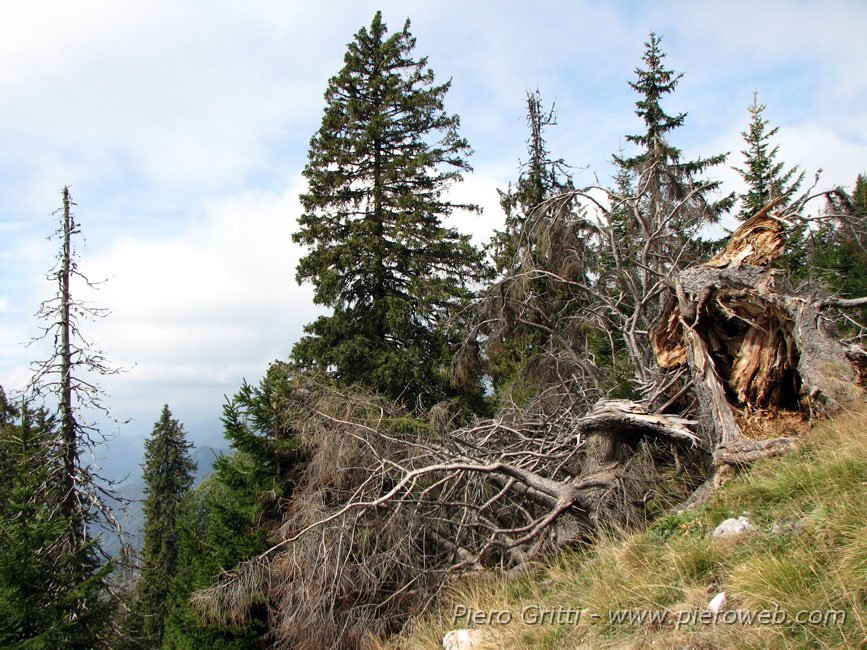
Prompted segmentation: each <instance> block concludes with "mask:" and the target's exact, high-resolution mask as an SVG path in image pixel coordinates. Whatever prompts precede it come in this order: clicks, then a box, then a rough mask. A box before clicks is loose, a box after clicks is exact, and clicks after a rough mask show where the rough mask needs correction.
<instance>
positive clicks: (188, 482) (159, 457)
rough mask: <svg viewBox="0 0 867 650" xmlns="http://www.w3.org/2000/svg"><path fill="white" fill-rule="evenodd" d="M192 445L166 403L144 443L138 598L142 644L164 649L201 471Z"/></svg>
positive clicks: (136, 605)
mask: <svg viewBox="0 0 867 650" xmlns="http://www.w3.org/2000/svg"><path fill="white" fill-rule="evenodd" d="M191 448H192V444H191V443H189V442H187V439H186V436H185V434H184V429H183V426H182V425H181V424H180V423H179V422H178V421H177V420H176V419H174V418H173V417H172V413H171V411H170V410H169V407H168V404H166V405H165V406H163V410H162V413H161V414H160V419H159V420H158V421H157V422H156V423H155V424H154V429H153V433H151V437H150V439H149V440H147V441H146V442H145V455H144V466H143V469H144V472H143V474H142V478H143V479H144V481H145V484H146V487H145V492H146V494H147V497H146V498H145V501H144V508H143V509H144V515H145V524H144V546H143V548H142V561H141V573H140V575H139V579H138V582H137V583H136V594H135V595H136V598H135V601H134V610H135V616H136V617H137V618H138V619H139V622H138V625H136V626H135V627H136V628H137V629H138V630H140V632H141V637H142V638H141V645H142V647H147V648H159V647H162V643H163V635H164V631H165V623H166V618H167V616H168V613H169V600H168V598H169V594H170V590H171V583H172V580H173V579H174V577H175V574H176V572H177V567H178V552H179V551H178V540H179V533H178V520H179V518H180V516H181V506H182V503H183V500H184V497H185V495H186V493H187V491H188V490H189V489H190V487H191V486H192V484H193V472H195V470H196V465H195V463H194V462H193V461H192V460H191V459H190V453H189V452H190V449H191Z"/></svg>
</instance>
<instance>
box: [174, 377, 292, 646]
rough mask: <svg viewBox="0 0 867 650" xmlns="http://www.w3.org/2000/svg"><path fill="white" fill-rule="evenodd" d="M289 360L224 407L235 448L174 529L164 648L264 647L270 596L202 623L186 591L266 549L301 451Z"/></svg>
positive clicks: (244, 387)
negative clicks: (176, 554) (239, 611)
mask: <svg viewBox="0 0 867 650" xmlns="http://www.w3.org/2000/svg"><path fill="white" fill-rule="evenodd" d="M297 390H298V389H297V387H296V385H295V382H294V381H293V378H292V375H291V368H290V366H289V364H286V363H282V362H275V363H273V364H271V366H270V367H269V368H268V372H267V373H266V375H265V377H264V378H263V379H262V380H261V381H260V382H259V384H258V385H256V386H252V385H250V384H248V383H246V382H244V384H243V385H242V387H241V389H240V390H239V391H238V393H237V394H236V395H235V397H234V398H233V399H232V400H231V401H230V402H229V403H228V404H226V405H225V406H224V408H223V423H224V426H225V435H226V438H227V439H228V440H229V441H230V442H231V444H232V447H233V449H234V450H235V452H234V453H233V454H232V455H231V456H223V457H221V458H219V459H217V460H216V462H215V463H214V473H213V475H212V476H211V477H210V478H209V479H208V480H207V481H205V482H204V483H203V484H202V485H201V486H200V487H199V488H198V489H197V490H195V491H194V492H192V493H190V494H189V495H188V497H187V498H186V500H185V504H184V507H183V514H182V516H181V517H180V524H179V527H178V535H179V549H180V550H179V557H178V571H177V573H176V576H175V579H174V581H173V583H172V587H171V596H170V598H169V600H170V613H169V617H168V620H167V623H166V634H165V643H164V646H163V647H165V648H177V649H182V648H183V649H189V650H192V649H194V648H225V649H229V648H232V649H241V648H263V647H265V646H266V644H265V634H266V630H267V598H268V597H267V594H256V595H255V598H254V600H256V602H257V603H258V604H257V605H256V606H255V607H254V608H253V611H252V612H244V613H243V615H241V614H239V615H237V616H235V615H234V614H233V613H227V614H226V619H225V620H224V621H219V622H215V621H204V620H202V618H201V617H200V616H199V613H198V612H197V611H196V610H195V608H194V607H193V606H192V605H191V603H190V596H191V595H192V594H193V593H194V592H196V591H198V590H201V589H206V588H208V587H210V586H212V585H213V584H214V583H216V582H217V581H218V579H219V578H220V576H221V575H222V574H223V573H224V572H225V571H227V570H229V569H232V568H233V567H235V566H237V565H238V564H239V563H241V562H243V561H245V560H248V559H249V558H251V557H253V556H254V555H256V554H257V553H260V552H262V551H263V550H264V549H265V548H267V547H268V546H269V540H270V536H271V534H272V532H273V530H274V527H275V526H276V525H277V524H278V523H279V521H280V510H279V505H280V503H281V501H282V500H283V499H285V498H288V497H289V496H291V493H292V489H293V487H294V485H295V482H296V481H297V479H298V471H299V467H300V466H302V464H303V462H304V459H305V456H304V450H303V449H302V448H301V446H300V444H299V443H298V439H297V436H296V432H295V431H294V430H293V429H292V427H291V425H290V424H289V423H290V422H291V421H292V417H291V416H292V413H293V410H295V409H297V408H298V404H299V403H300V400H299V399H298V398H297V393H296V391H297Z"/></svg>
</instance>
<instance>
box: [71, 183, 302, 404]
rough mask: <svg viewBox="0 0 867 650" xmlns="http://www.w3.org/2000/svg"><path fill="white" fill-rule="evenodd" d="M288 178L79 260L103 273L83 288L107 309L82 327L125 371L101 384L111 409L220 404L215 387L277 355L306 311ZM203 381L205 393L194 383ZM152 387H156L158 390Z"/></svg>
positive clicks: (256, 373)
mask: <svg viewBox="0 0 867 650" xmlns="http://www.w3.org/2000/svg"><path fill="white" fill-rule="evenodd" d="M299 188H300V182H299V181H298V180H297V179H296V180H295V181H293V183H291V185H290V186H289V187H288V188H287V189H285V190H284V191H283V192H281V193H269V192H250V193H245V194H242V195H239V196H237V197H233V198H227V199H222V200H219V201H214V202H212V203H210V204H209V205H208V206H206V210H205V214H204V215H203V216H202V217H201V218H200V219H196V220H194V221H192V222H190V223H189V224H187V225H186V226H185V228H184V229H183V231H182V232H181V233H180V234H178V235H176V236H173V237H170V238H154V239H138V238H137V239H132V238H123V239H120V240H118V241H116V242H114V243H112V244H111V245H110V246H109V247H108V248H107V249H106V250H105V251H103V252H102V253H100V254H98V255H96V256H95V257H93V258H91V259H90V260H88V261H87V264H86V267H85V269H84V270H85V272H86V273H87V274H88V275H89V276H91V277H101V276H104V275H108V276H110V280H109V282H108V283H106V284H105V285H104V287H103V288H102V289H101V290H100V291H99V292H98V293H97V294H96V295H95V296H94V297H93V301H94V302H96V303H97V304H103V305H110V306H111V310H112V313H111V314H110V315H109V316H108V317H107V318H105V319H103V320H100V321H97V322H95V323H93V324H92V327H91V329H90V331H92V332H93V334H94V338H95V339H96V340H97V341H98V345H99V347H100V348H101V349H103V351H104V352H105V354H106V356H107V357H108V358H109V359H111V360H112V362H114V363H116V364H118V365H121V366H127V367H130V368H131V369H130V370H129V371H128V372H126V373H123V374H121V375H118V376H115V377H111V378H109V379H107V380H106V381H104V382H103V383H104V384H105V385H104V388H106V390H107V392H108V393H109V394H111V395H112V397H113V401H114V403H115V404H116V408H115V410H116V411H117V415H118V416H119V417H124V413H123V412H122V411H123V409H124V407H125V402H126V401H127V400H129V406H130V409H131V410H133V411H138V410H140V409H147V404H144V403H142V401H141V400H140V399H139V397H140V396H142V395H146V396H147V399H149V400H151V402H154V400H156V401H155V402H154V403H152V404H150V408H151V409H153V408H157V407H158V406H159V404H161V403H162V402H163V401H168V402H176V401H177V402H185V403H187V405H188V408H191V404H190V402H196V406H198V408H197V409H194V410H196V411H197V412H199V413H200V412H202V411H205V410H206V408H207V407H209V408H210V409H211V414H212V415H214V416H215V415H216V414H218V413H219V405H220V404H221V403H222V401H223V395H224V394H232V393H233V392H234V391H235V390H236V389H237V388H238V386H239V385H240V382H241V379H242V378H244V377H246V378H247V379H248V380H250V381H257V380H258V378H259V377H260V376H261V375H262V373H263V372H264V370H265V367H266V365H267V363H268V362H269V361H271V360H273V359H274V358H278V357H280V358H284V357H285V356H286V355H287V354H288V352H289V347H290V345H291V342H292V341H293V340H295V339H297V338H298V337H299V336H300V334H301V327H302V325H303V324H304V323H306V322H308V321H310V320H312V319H313V318H314V316H315V314H316V313H317V310H316V308H315V307H314V306H313V300H312V292H311V290H310V289H309V287H298V286H297V285H296V284H295V282H294V267H295V264H296V262H297V260H298V258H299V256H300V248H299V247H298V246H296V245H294V244H292V242H291V231H292V228H293V226H294V223H295V218H296V217H297V215H298V214H299V213H300V206H299V204H298V199H297V196H298V192H299ZM203 388H206V389H207V390H203ZM160 393H164V394H163V395H160Z"/></svg>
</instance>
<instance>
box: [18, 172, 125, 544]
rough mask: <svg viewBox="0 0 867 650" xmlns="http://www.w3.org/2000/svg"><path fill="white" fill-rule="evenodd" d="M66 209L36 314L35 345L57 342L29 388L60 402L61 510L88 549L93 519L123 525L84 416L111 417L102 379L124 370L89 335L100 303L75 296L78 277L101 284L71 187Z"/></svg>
mask: <svg viewBox="0 0 867 650" xmlns="http://www.w3.org/2000/svg"><path fill="white" fill-rule="evenodd" d="M62 201H63V204H62V207H61V208H60V209H59V210H58V211H57V214H59V217H60V224H59V226H58V229H57V231H56V232H55V237H57V238H58V239H59V240H60V249H59V251H58V255H57V263H56V265H55V267H54V268H53V269H52V270H51V271H50V272H49V274H48V279H49V280H51V281H52V282H55V283H56V284H57V290H56V293H55V294H54V295H53V296H52V297H51V298H49V299H48V300H45V301H44V302H42V304H41V305H40V307H39V310H38V312H37V314H36V316H37V317H38V318H39V319H40V320H41V321H42V322H44V323H45V325H43V326H42V328H41V329H42V333H41V334H40V335H39V336H37V337H36V338H35V339H34V340H33V341H32V343H36V342H38V341H41V340H46V341H49V342H50V343H51V349H50V353H49V356H48V358H47V359H44V360H41V361H37V362H34V363H33V364H32V366H31V369H32V372H33V374H32V376H31V379H30V382H29V384H28V387H27V392H28V393H29V394H31V395H33V396H35V397H41V398H43V399H47V400H49V401H52V402H56V405H57V410H58V421H59V438H60V441H59V442H60V444H59V448H60V457H61V464H60V473H61V475H60V476H59V478H58V482H59V484H60V485H61V486H62V494H63V498H62V503H61V513H62V516H63V517H64V519H65V520H66V521H67V522H69V540H68V543H69V548H70V549H71V550H77V549H80V548H82V547H83V546H84V545H85V544H86V543H87V540H88V535H89V529H88V523H89V522H93V521H94V520H95V519H98V520H99V521H101V522H102V523H104V524H107V525H108V526H109V527H110V528H111V529H113V530H114V531H115V532H116V533H117V534H118V535H119V534H120V529H119V525H118V523H117V520H116V519H115V517H114V516H113V514H112V512H111V509H110V507H109V506H108V504H107V503H106V498H113V495H112V494H111V492H110V490H109V489H108V483H107V482H105V481H101V480H100V479H99V477H98V476H97V475H96V474H95V473H94V472H95V470H94V468H93V465H92V463H87V462H85V461H84V460H83V459H82V452H83V451H87V450H92V448H93V447H94V446H95V445H96V444H98V443H100V442H102V441H104V437H103V436H102V434H101V433H100V431H99V429H98V428H97V427H96V426H95V425H94V424H92V423H90V422H88V421H87V420H86V419H84V417H83V415H84V413H85V412H86V411H87V410H96V411H99V412H102V413H103V414H105V415H108V410H107V409H106V407H105V406H104V404H103V401H102V398H103V393H102V391H101V389H100V387H99V385H98V383H97V381H96V380H97V378H98V377H99V376H104V375H109V374H115V373H118V372H121V369H118V368H114V367H112V366H110V365H109V363H108V361H107V359H106V358H105V356H104V355H103V354H102V352H100V351H99V350H97V349H96V348H95V347H94V346H93V345H92V344H91V343H90V342H89V341H88V340H87V339H86V338H85V336H84V333H83V331H82V323H83V321H85V320H91V319H94V318H101V317H104V316H105V315H106V313H107V311H106V310H105V309H101V308H98V307H94V306H92V305H90V304H88V303H86V302H83V301H82V300H80V299H78V298H76V297H75V295H74V291H73V284H74V282H75V281H79V282H82V283H84V284H85V285H86V286H88V287H91V288H93V287H95V286H96V285H95V284H94V283H92V282H91V281H90V280H88V278H87V277H85V275H84V274H83V273H82V272H81V270H80V269H79V257H78V253H77V250H76V247H75V238H76V237H77V236H80V235H81V229H80V227H79V224H78V223H77V222H76V220H75V215H74V212H73V207H74V206H75V203H74V202H73V200H72V197H71V194H70V192H69V188H68V187H64V188H63V191H62Z"/></svg>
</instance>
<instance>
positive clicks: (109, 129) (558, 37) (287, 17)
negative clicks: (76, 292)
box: [0, 0, 867, 439]
mask: <svg viewBox="0 0 867 650" xmlns="http://www.w3.org/2000/svg"><path fill="white" fill-rule="evenodd" d="M377 9H382V11H383V15H384V18H385V20H386V22H387V24H389V25H390V26H391V27H392V28H393V29H397V28H399V27H400V26H401V25H402V23H403V21H404V20H405V19H406V18H407V17H409V18H410V19H411V20H412V32H413V34H414V35H415V36H416V37H417V40H418V42H417V48H416V52H417V54H418V55H427V56H428V57H429V63H430V66H431V67H432V68H433V69H434V71H435V72H436V74H437V76H438V79H440V80H445V79H449V78H451V79H452V81H453V84H452V89H451V91H450V93H449V95H448V97H447V108H448V110H449V111H451V112H454V113H457V114H459V115H460V117H461V121H462V132H463V134H464V135H465V136H466V137H467V138H468V139H469V141H470V143H471V144H472V146H473V148H474V149H475V154H474V156H473V158H472V164H473V166H474V168H475V172H474V174H473V175H472V176H470V177H468V178H467V180H466V182H465V183H464V184H463V185H462V186H461V187H458V188H456V189H455V192H456V193H457V194H458V195H459V196H460V197H461V198H471V199H472V200H474V201H475V202H477V203H480V204H482V205H483V206H486V207H487V210H486V213H485V214H484V216H483V217H481V218H473V219H469V220H460V219H457V220H456V221H455V223H456V225H458V226H459V227H460V228H462V229H464V230H465V231H467V232H470V233H473V234H474V235H475V236H476V237H477V239H478V240H479V241H482V240H483V239H484V238H485V237H486V234H487V233H488V232H489V231H490V229H491V228H492V227H494V226H496V225H498V224H499V222H500V220H501V218H502V216H501V215H500V214H499V213H498V210H497V207H496V204H497V194H496V189H497V188H498V187H501V188H502V187H505V186H506V184H507V183H508V181H509V180H511V179H514V177H515V174H516V167H517V165H518V162H519V160H520V159H521V158H522V156H523V150H524V140H525V138H526V134H525V129H524V123H523V104H524V96H525V93H526V91H527V90H532V89H536V88H538V89H539V90H540V92H541V93H542V95H543V98H544V99H545V101H546V102H551V101H553V102H556V107H557V113H558V118H559V124H558V126H556V127H554V128H553V129H552V130H551V131H550V133H549V141H550V148H551V149H552V151H553V153H554V154H555V155H557V156H562V157H564V158H565V159H566V160H567V161H568V162H570V163H571V164H572V165H574V166H575V167H576V168H577V171H576V174H577V178H578V182H579V183H584V182H586V183H590V182H592V181H593V180H594V177H595V176H598V177H599V179H600V180H601V181H603V182H605V181H607V180H608V179H609V177H610V173H611V166H610V155H611V153H613V152H614V151H616V150H617V149H618V147H620V146H621V145H625V141H624V140H623V136H624V135H625V134H628V133H634V132H638V131H639V130H640V125H639V123H638V121H637V118H636V117H635V116H634V113H633V110H634V106H633V102H634V100H635V96H634V94H633V93H632V91H631V90H630V89H629V88H628V86H627V81H629V80H631V79H632V78H633V70H634V69H635V67H636V66H638V65H639V64H640V58H641V54H642V50H643V42H644V41H645V40H646V37H647V34H648V33H649V32H650V31H651V30H654V31H656V32H657V33H658V34H661V35H662V36H663V49H664V50H665V51H666V52H667V54H668V58H667V63H668V65H669V66H670V67H672V68H674V69H675V70H678V71H682V72H685V77H684V78H683V80H682V82H681V85H680V87H679V88H678V91H677V93H676V95H674V96H673V97H671V99H670V100H668V101H667V104H666V106H667V108H668V110H669V112H672V113H673V112H677V111H687V112H688V113H689V115H688V118H687V122H686V125H685V127H684V128H682V129H681V130H680V132H678V133H677V134H676V137H675V141H674V144H675V145H677V146H679V147H681V148H682V149H683V150H684V152H685V153H686V154H687V155H689V156H690V157H694V156H698V155H706V154H714V153H718V152H724V151H730V152H732V156H731V162H732V163H733V164H740V162H741V161H740V154H739V150H740V148H741V146H740V136H739V132H740V131H742V130H743V129H744V128H745V125H746V121H747V111H746V108H747V106H748V105H749V103H750V101H751V97H752V93H753V90H754V89H756V90H758V91H759V93H760V99H761V101H763V102H764V103H766V104H767V106H768V109H767V111H766V113H765V115H766V117H768V118H769V119H770V120H771V121H772V123H773V124H774V125H776V126H779V127H780V132H779V135H778V139H777V141H778V143H779V144H780V148H781V149H780V153H781V157H782V158H783V159H784V160H786V161H787V162H789V163H799V164H800V165H801V166H802V167H803V168H804V169H806V170H807V171H808V173H809V174H810V175H812V173H813V172H814V171H816V170H817V169H818V168H822V169H824V170H825V171H824V174H823V180H824V182H823V184H824V185H833V184H844V185H850V186H851V184H852V183H853V181H854V179H855V177H856V175H857V174H858V173H859V172H865V171H867V39H864V37H863V34H864V32H865V28H867V3H864V2H863V0H851V1H849V2H833V1H825V2H821V3H820V2H808V1H801V2H785V3H784V2H755V1H754V0H753V1H751V2H729V3H726V5H725V7H723V3H720V2H716V1H715V2H702V1H697V2H638V1H633V2H608V3H600V2H589V1H588V2H580V1H569V2H567V1H566V0H561V1H553V0H549V1H541V2H537V3H527V2H511V1H502V2H494V1H493V0H490V1H478V2H467V1H466V0H463V1H460V2H456V1H451V0H437V1H435V2H433V1H421V0H419V1H416V2H378V3H373V2H367V1H366V0H362V1H358V0H356V1H353V2H349V1H345V2H337V1H336V0H321V1H320V2H315V3H313V2H300V1H298V2H290V1H288V0H273V1H271V0H245V1H244V2H241V1H229V0H214V1H209V2H205V1H204V0H200V1H192V0H151V1H150V2H132V1H126V0H111V1H109V0H105V1H102V2H96V1H91V0H78V1H77V2H74V3H71V2H60V1H53V2H47V1H40V0H31V1H29V2H26V3H25V2H4V3H2V4H0V60H2V65H0V97H2V101H0V142H2V146H0V385H2V386H4V387H5V388H7V390H9V389H14V388H19V387H21V386H22V385H23V384H24V383H25V382H26V379H27V377H28V370H27V368H28V362H29V361H30V360H31V359H34V358H39V357H40V355H42V354H44V349H42V350H40V348H39V347H38V346H37V347H29V348H26V347H24V346H22V345H21V344H22V342H24V341H26V340H28V339H29V338H30V337H32V336H33V335H34V334H35V333H36V332H37V325H38V323H37V321H36V320H35V319H34V318H33V314H34V312H35V311H36V309H37V307H38V304H39V302H40V300H42V299H44V298H46V297H47V296H48V295H50V293H51V292H52V287H51V286H50V284H49V283H48V282H47V281H46V280H45V277H44V275H45V271H47V270H48V269H49V268H50V267H51V265H52V263H53V256H54V252H55V250H56V245H55V243H53V242H51V241H47V240H46V237H47V236H48V235H49V234H50V233H51V232H52V231H53V229H54V227H55V218H54V217H52V212H53V211H54V210H56V209H57V208H58V207H59V205H60V190H61V188H62V186H63V185H65V184H68V185H70V186H71V188H72V192H73V196H74V198H75V200H76V202H77V204H78V206H77V208H76V213H77V215H78V219H79V221H80V222H81V224H82V227H83V230H84V233H85V235H86V240H87V241H86V245H84V246H83V248H82V250H81V253H82V257H83V267H84V270H85V271H86V272H87V273H88V274H89V275H90V277H91V278H92V279H99V278H103V277H107V278H108V279H109V282H108V283H107V284H106V285H105V286H104V287H103V289H102V290H101V291H100V292H99V293H98V294H96V295H93V296H91V295H88V296H86V297H88V298H90V299H92V300H94V301H95V302H97V303H98V304H100V305H102V306H104V307H107V308H109V309H110V310H111V312H112V313H111V315H110V316H109V317H108V318H107V319H105V320H103V321H101V322H97V323H93V324H92V325H90V326H89V327H88V331H89V332H90V334H91V337H92V338H93V339H95V340H96V342H97V343H98V345H99V346H100V347H101V348H102V349H103V351H104V352H105V354H106V355H107V356H108V357H109V358H110V359H112V360H113V361H114V362H115V363H116V364H117V365H119V366H126V367H129V368H130V370H129V371H128V372H126V373H124V374H122V375H118V376H115V377H110V378H108V379H106V380H104V381H103V385H104V388H105V389H106V391H107V393H108V394H109V400H108V404H109V406H111V408H112V410H113V411H114V413H115V414H116V416H117V417H119V418H133V421H132V423H131V424H129V425H124V426H119V427H116V428H118V429H119V432H120V433H121V435H140V434H144V433H147V432H148V431H149V430H150V428H151V427H152V424H153V422H154V421H155V420H156V419H157V417H158V415H159V410H160V408H161V405H162V404H163V403H165V402H168V403H169V404H170V406H171V407H172V410H173V412H174V413H175V415H176V416H177V417H178V418H179V419H181V420H182V421H183V422H185V423H186V425H187V429H188V430H189V432H190V434H191V435H192V436H193V437H194V438H196V439H207V438H209V437H213V436H214V435H215V434H217V433H218V432H219V425H218V421H217V418H218V417H219V414H220V406H221V404H222V403H223V401H224V395H227V394H229V395H231V394H232V393H233V392H234V391H235V390H236V389H237V387H238V385H239V384H240V382H241V380H242V378H244V377H246V378H247V379H248V380H250V381H257V380H258V379H259V377H261V375H262V374H263V372H264V370H265V368H266V367H267V364H268V362H269V361H270V360H272V359H275V358H282V357H285V356H286V355H287V354H288V352H289V350H290V348H291V345H292V343H293V342H294V341H295V340H297V338H298V337H299V336H300V334H301V331H302V327H303V325H304V324H305V323H306V322H308V321H310V320H311V319H312V318H313V317H314V316H315V314H316V313H317V309H316V308H315V307H314V306H313V304H312V300H311V291H310V288H309V287H298V286H297V285H296V284H295V282H294V267H295V264H296V262H297V260H298V258H299V256H300V255H301V251H300V250H299V249H298V248H297V247H296V246H294V245H293V244H292V243H291V240H290V236H291V232H292V230H293V228H294V227H295V219H296V218H297V216H298V214H299V210H300V208H299V204H298V200H297V196H298V193H299V192H300V191H302V190H303V179H302V177H301V174H300V172H301V170H302V168H303V166H304V163H305V160H306V154H307V145H308V142H309V139H310V136H311V135H312V134H313V133H314V132H315V130H316V129H317V128H318V126H319V122H320V119H321V114H322V109H323V106H324V103H323V99H322V94H323V92H324V90H325V86H326V83H327V80H328V78H329V77H330V76H331V75H333V74H335V73H336V72H337V71H338V70H339V68H340V67H341V65H342V58H343V54H344V51H345V46H346V44H347V43H348V42H349V41H350V40H352V37H353V35H354V34H355V32H356V31H357V30H358V29H359V28H360V27H361V26H362V25H368V24H369V23H370V20H371V18H372V17H373V14H374V12H375V11H376V10H377ZM717 176H718V177H719V178H722V179H723V180H724V181H725V182H726V183H727V184H728V187H729V188H730V189H732V190H739V189H740V185H739V184H738V182H737V175H736V174H735V173H734V172H732V170H731V169H728V168H726V169H720V170H718V172H717Z"/></svg>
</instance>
